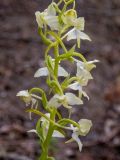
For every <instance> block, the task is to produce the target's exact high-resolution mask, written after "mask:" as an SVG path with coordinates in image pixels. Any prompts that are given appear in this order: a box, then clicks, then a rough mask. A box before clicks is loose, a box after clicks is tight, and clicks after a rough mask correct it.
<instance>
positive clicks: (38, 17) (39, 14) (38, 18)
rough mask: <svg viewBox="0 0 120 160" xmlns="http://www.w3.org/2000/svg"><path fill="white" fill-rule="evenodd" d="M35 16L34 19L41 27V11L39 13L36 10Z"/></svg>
mask: <svg viewBox="0 0 120 160" xmlns="http://www.w3.org/2000/svg"><path fill="white" fill-rule="evenodd" d="M35 16H36V21H37V23H38V26H39V27H40V28H43V20H42V13H40V12H39V11H37V12H35Z"/></svg>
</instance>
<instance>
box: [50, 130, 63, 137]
mask: <svg viewBox="0 0 120 160" xmlns="http://www.w3.org/2000/svg"><path fill="white" fill-rule="evenodd" d="M52 137H57V138H64V137H65V136H64V135H63V134H62V133H60V132H59V131H56V130H55V131H54V132H53V135H52Z"/></svg>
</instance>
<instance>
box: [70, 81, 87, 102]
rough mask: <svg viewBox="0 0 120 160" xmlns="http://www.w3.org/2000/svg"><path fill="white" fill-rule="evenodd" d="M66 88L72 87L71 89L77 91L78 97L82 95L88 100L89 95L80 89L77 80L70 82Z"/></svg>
mask: <svg viewBox="0 0 120 160" xmlns="http://www.w3.org/2000/svg"><path fill="white" fill-rule="evenodd" d="M68 88H70V89H72V90H75V91H77V90H78V91H79V97H80V98H81V97H82V95H83V96H84V97H86V98H87V99H88V100H89V96H88V95H87V94H86V92H85V91H83V90H82V86H81V85H80V83H79V82H75V83H72V84H70V85H69V86H68Z"/></svg>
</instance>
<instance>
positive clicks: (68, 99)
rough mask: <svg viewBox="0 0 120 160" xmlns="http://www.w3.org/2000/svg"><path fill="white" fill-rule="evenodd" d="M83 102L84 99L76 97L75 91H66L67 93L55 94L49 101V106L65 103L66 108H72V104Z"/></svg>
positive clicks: (58, 105)
mask: <svg viewBox="0 0 120 160" xmlns="http://www.w3.org/2000/svg"><path fill="white" fill-rule="evenodd" d="M80 104H83V101H82V100H81V99H80V98H78V97H76V96H75V95H74V94H73V93H65V95H58V94H56V95H54V96H53V97H52V98H51V99H50V101H49V102H48V106H49V107H56V108H58V107H60V106H61V105H63V106H64V107H65V108H68V109H71V108H72V107H71V106H72V105H80Z"/></svg>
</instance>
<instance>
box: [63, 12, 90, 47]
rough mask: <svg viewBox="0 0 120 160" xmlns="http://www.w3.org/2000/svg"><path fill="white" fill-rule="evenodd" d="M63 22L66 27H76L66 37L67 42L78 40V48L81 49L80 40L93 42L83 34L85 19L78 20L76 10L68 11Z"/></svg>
mask: <svg viewBox="0 0 120 160" xmlns="http://www.w3.org/2000/svg"><path fill="white" fill-rule="evenodd" d="M63 21H64V23H65V24H66V25H69V26H73V27H74V28H73V29H71V30H70V31H69V32H67V33H66V35H65V36H64V37H67V41H70V40H72V39H77V44H78V47H80V39H83V40H89V41H91V39H90V37H89V36H88V35H87V34H85V33H84V32H82V31H83V30H84V26H85V20H84V18H83V17H79V18H77V15H76V12H75V11H74V10H68V11H67V12H66V13H65V15H64V18H63Z"/></svg>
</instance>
